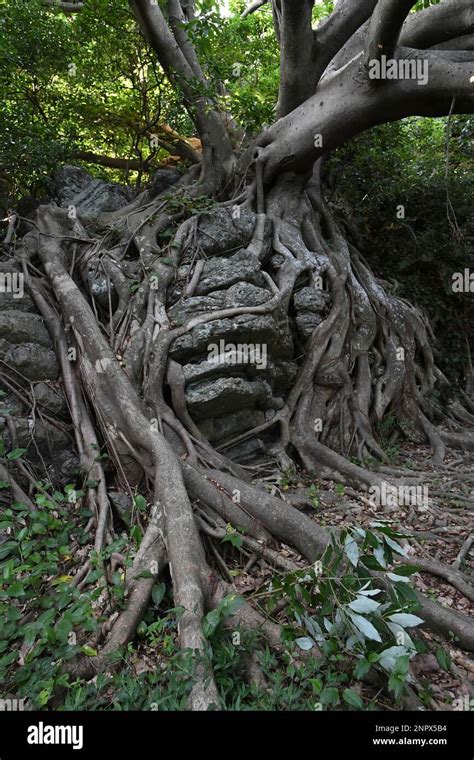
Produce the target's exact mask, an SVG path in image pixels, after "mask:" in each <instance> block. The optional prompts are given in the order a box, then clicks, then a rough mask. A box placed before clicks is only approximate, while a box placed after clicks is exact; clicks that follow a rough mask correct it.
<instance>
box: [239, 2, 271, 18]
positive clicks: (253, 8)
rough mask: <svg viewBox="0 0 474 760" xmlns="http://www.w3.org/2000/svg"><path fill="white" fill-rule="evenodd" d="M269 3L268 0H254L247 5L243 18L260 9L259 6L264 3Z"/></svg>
mask: <svg viewBox="0 0 474 760" xmlns="http://www.w3.org/2000/svg"><path fill="white" fill-rule="evenodd" d="M267 3H268V0H253V3H250V5H248V6H247V7H246V9H245V10H244V12H243V13H242V15H241V18H246V17H247V16H250V14H251V13H255V11H258V9H259V8H261V7H262V6H263V5H266V4H267Z"/></svg>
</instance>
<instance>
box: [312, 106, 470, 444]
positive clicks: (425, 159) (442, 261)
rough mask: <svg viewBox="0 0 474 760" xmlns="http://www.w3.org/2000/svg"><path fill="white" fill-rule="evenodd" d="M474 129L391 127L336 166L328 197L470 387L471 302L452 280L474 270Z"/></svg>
mask: <svg viewBox="0 0 474 760" xmlns="http://www.w3.org/2000/svg"><path fill="white" fill-rule="evenodd" d="M473 125H474V121H473V119H472V116H455V115H454V116H452V117H451V122H450V124H449V127H448V119H446V118H443V119H427V118H418V117H416V118H415V117H414V118H410V119H405V120H404V121H402V122H397V123H394V124H385V125H383V126H381V127H376V128H375V129H372V130H370V131H369V132H367V133H365V134H362V135H360V136H359V137H358V138H356V139H354V140H352V141H351V142H350V143H348V144H347V145H346V146H344V147H343V148H341V149H339V150H338V151H336V152H335V153H334V154H333V156H331V158H330V159H329V161H328V164H327V177H328V181H329V184H330V185H331V189H330V190H329V196H330V197H331V198H332V201H333V203H334V204H335V206H336V207H337V208H338V209H339V213H340V216H341V220H342V221H343V224H345V225H346V228H347V229H348V232H349V234H350V235H351V236H353V238H354V242H355V244H356V245H357V246H358V247H359V249H360V250H363V251H364V255H365V256H366V258H367V259H368V261H369V263H370V265H371V267H372V268H373V269H374V270H375V272H376V273H377V275H378V276H379V277H381V278H382V279H383V280H384V281H385V286H386V287H387V288H388V290H389V292H392V293H395V294H397V295H398V296H402V297H403V298H406V299H407V300H409V301H410V302H412V303H416V304H417V305H418V306H420V307H422V308H423V309H424V310H425V311H426V313H427V315H428V316H429V319H430V324H431V326H432V328H433V331H434V334H435V335H436V338H437V341H438V344H437V346H435V349H437V350H436V362H437V364H438V365H439V366H440V367H441V369H442V370H443V372H444V373H445V374H446V375H447V377H448V378H449V379H450V380H452V381H454V382H461V383H462V381H463V375H464V370H465V368H466V366H467V364H468V355H467V344H468V343H469V342H471V341H472V339H473V337H474V335H473V327H472V326H473V324H474V314H473V311H472V298H469V296H467V297H466V295H465V294H462V293H461V294H458V293H453V292H452V276H453V273H455V272H463V271H464V269H465V268H470V269H471V271H472V270H473V268H474V256H473V253H472V245H471V242H470V241H471V239H472V235H473V229H474V228H473V223H472V213H471V205H472V204H471V198H472V194H473V191H474V184H473V172H472V166H473V152H472V134H473ZM400 207H403V212H402V215H403V216H404V218H399V217H400V214H399V213H398V212H399V210H400ZM450 207H452V209H453V211H454V217H453V214H452V213H451V212H449V208H450ZM381 432H385V433H386V434H387V436H388V434H389V432H390V431H388V430H386V431H381Z"/></svg>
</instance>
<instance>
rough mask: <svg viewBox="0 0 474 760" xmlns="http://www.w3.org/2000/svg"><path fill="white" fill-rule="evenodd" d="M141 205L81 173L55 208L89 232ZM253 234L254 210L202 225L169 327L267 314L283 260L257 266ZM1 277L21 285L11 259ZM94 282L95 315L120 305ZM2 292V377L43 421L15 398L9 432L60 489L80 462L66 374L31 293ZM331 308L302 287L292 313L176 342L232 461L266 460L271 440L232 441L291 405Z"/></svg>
mask: <svg viewBox="0 0 474 760" xmlns="http://www.w3.org/2000/svg"><path fill="white" fill-rule="evenodd" d="M161 174H163V175H166V176H161ZM161 174H159V173H157V176H156V177H155V178H154V181H153V183H152V192H153V194H159V193H161V192H166V190H167V189H168V188H169V187H170V186H171V185H172V184H173V183H174V182H176V181H177V179H178V178H179V174H178V173H177V172H171V173H170V172H162V173H161ZM133 195H134V191H132V190H130V189H128V188H124V187H122V186H120V185H117V184H114V183H108V182H103V181H102V180H97V179H94V178H93V177H91V176H90V175H89V174H88V173H87V172H85V171H84V170H83V169H79V168H77V167H71V166H66V167H63V168H62V169H61V170H59V171H58V172H57V174H56V177H55V190H54V198H55V199H56V202H57V203H58V205H61V206H62V207H64V208H68V207H70V206H72V207H74V209H75V213H76V214H77V216H79V217H80V218H81V219H82V220H84V221H86V222H90V221H93V220H94V219H95V218H96V217H98V216H99V215H100V214H101V213H104V212H107V211H114V210H115V209H117V208H120V207H121V206H123V205H125V204H127V203H128V202H130V200H131V199H132V197H133ZM255 224H256V216H255V214H254V213H253V212H251V211H249V210H241V213H240V215H239V217H238V218H234V216H233V214H232V207H229V208H226V207H222V206H219V207H216V209H212V210H210V211H208V212H206V213H203V214H201V215H200V217H199V222H198V225H197V228H196V234H195V236H194V240H193V244H192V246H190V247H189V248H188V249H187V250H186V253H185V255H184V257H183V260H182V261H181V263H180V267H179V269H178V271H177V274H176V279H175V282H174V283H173V285H172V286H171V287H170V288H169V292H168V302H167V313H168V317H169V319H170V322H171V324H172V325H180V324H183V323H185V322H187V321H188V320H189V319H190V318H191V317H194V316H198V315H201V314H208V313H212V312H216V311H220V310H222V309H235V308H240V307H248V308H252V307H259V306H261V305H263V304H265V303H267V302H268V301H270V300H271V299H272V297H273V294H272V292H271V290H270V287H269V284H268V279H267V278H266V277H265V276H264V271H265V272H268V273H270V274H271V275H272V277H273V278H275V274H276V272H277V270H278V268H279V266H280V265H281V261H279V256H278V255H272V251H271V250H270V247H269V246H268V249H267V250H264V251H263V253H262V254H261V255H260V256H257V254H256V253H255V252H253V249H252V246H249V243H250V241H251V239H252V236H253V233H254V229H255ZM197 261H200V262H201V265H202V271H201V273H200V276H199V278H198V279H197V281H196V282H195V283H194V287H193V291H192V295H186V292H187V288H188V286H189V282H190V280H191V279H192V277H193V272H194V267H195V266H196V262H197ZM2 272H3V273H4V274H5V275H6V276H8V272H10V273H11V276H17V277H19V276H20V272H19V269H18V267H16V266H15V265H14V264H13V265H12V260H11V259H6V258H4V259H3V260H1V259H0V277H1V276H2ZM94 277H95V280H94V282H93V283H90V282H89V283H88V285H89V287H90V289H91V290H92V292H93V294H94V297H95V299H96V300H97V302H98V303H99V305H102V306H103V307H104V308H108V305H109V303H110V299H112V302H113V301H114V293H113V292H112V293H109V292H108V287H109V286H110V281H109V279H108V278H106V277H104V276H103V277H102V280H101V281H99V279H98V274H97V273H95V274H94ZM195 279H196V278H195ZM111 287H112V288H113V285H112V286H111ZM3 290H4V291H5V292H0V359H1V360H3V362H4V364H2V368H3V369H5V368H6V366H7V365H8V367H9V370H8V377H9V378H15V383H18V388H20V389H21V388H25V389H26V390H28V392H30V391H31V393H32V394H33V397H34V399H35V404H36V406H35V410H36V411H35V415H34V417H33V418H32V416H31V415H30V414H29V413H28V412H27V409H26V407H25V405H24V404H22V402H21V400H20V398H19V395H18V394H17V396H15V395H14V394H12V393H11V392H8V395H7V396H6V397H4V398H3V401H4V404H3V407H4V412H3V415H2V416H1V417H0V427H1V431H2V434H3V435H4V438H5V441H6V443H7V445H8V446H10V447H13V445H17V446H21V447H22V448H27V449H28V455H29V456H30V458H31V459H32V460H34V461H38V462H39V463H45V465H46V467H47V468H49V469H48V471H50V472H51V475H54V476H55V479H56V480H58V479H59V480H64V479H65V478H67V477H69V476H70V475H71V473H72V470H73V469H74V468H75V467H77V461H76V460H75V457H74V455H73V454H72V441H71V437H70V436H69V435H68V431H67V427H66V426H65V425H63V424H62V423H61V420H66V419H67V408H66V403H65V399H64V397H63V396H62V395H61V391H60V389H59V384H58V383H57V382H56V381H57V380H58V378H59V367H58V364H57V360H56V357H55V353H54V349H53V346H52V344H51V341H50V338H49V335H48V332H47V330H46V327H45V325H44V324H43V321H42V319H41V317H39V315H38V314H37V313H36V309H35V306H34V304H33V303H32V301H31V299H30V297H29V296H28V295H27V294H26V293H23V294H22V295H21V297H19V296H18V294H15V292H13V289H12V288H10V290H11V291H12V292H7V291H8V288H3ZM326 309H327V294H326V293H324V292H323V291H318V290H315V289H314V288H310V287H305V286H304V283H302V287H300V288H299V290H297V292H296V295H295V296H294V298H293V299H292V302H291V303H290V305H289V308H288V312H286V311H284V310H283V309H282V308H278V309H276V310H273V311H271V312H269V313H266V314H258V313H257V314H251V313H250V314H240V315H236V316H232V317H230V318H229V317H227V318H220V319H216V320H214V321H210V322H207V323H205V324H202V325H199V326H196V327H194V328H193V329H192V330H191V331H190V332H189V333H187V334H186V335H184V336H182V337H180V338H179V339H177V340H176V341H175V342H174V344H173V346H172V348H171V351H170V356H171V358H172V359H173V360H174V361H176V362H178V363H179V364H180V365H181V366H182V368H183V373H184V377H185V381H186V389H185V395H186V402H187V407H188V410H189V413H190V415H191V417H192V418H193V420H194V421H195V423H196V424H197V426H198V427H199V428H200V429H201V431H202V433H203V434H204V435H205V436H206V437H207V438H208V439H209V440H210V441H211V442H212V443H213V444H214V445H216V446H219V447H220V446H224V447H226V446H227V444H228V443H231V446H230V447H229V448H226V453H227V454H228V456H230V457H231V458H235V459H237V460H239V461H242V462H243V461H245V460H248V459H251V458H252V457H254V456H255V455H256V454H258V453H259V452H263V451H264V450H265V442H264V441H262V440H259V439H258V438H254V439H252V440H249V441H247V442H246V443H244V444H240V445H237V446H234V445H233V444H232V439H234V438H235V437H237V436H239V435H240V434H241V433H243V432H245V431H248V430H250V429H252V428H254V427H256V426H258V425H260V424H262V423H264V422H266V421H268V420H270V419H272V417H273V416H274V415H275V413H276V412H277V410H278V409H280V408H281V407H282V406H283V404H284V399H285V397H286V396H287V394H288V391H289V389H290V387H291V386H292V384H293V382H294V380H295V377H296V374H297V371H298V366H299V365H298V361H297V358H296V357H298V356H300V357H301V355H302V354H303V353H304V344H305V342H306V341H307V339H308V338H309V337H310V335H311V333H312V331H313V330H314V328H315V327H316V326H317V325H318V324H319V323H320V322H321V320H322V318H323V316H324V314H325V312H326ZM17 390H18V389H17ZM55 421H56V424H54V423H55ZM33 429H34V441H33V435H32V433H33ZM15 441H16V444H15ZM38 448H40V449H41V450H40V451H38V450H37V449H38ZM35 457H36V458H35Z"/></svg>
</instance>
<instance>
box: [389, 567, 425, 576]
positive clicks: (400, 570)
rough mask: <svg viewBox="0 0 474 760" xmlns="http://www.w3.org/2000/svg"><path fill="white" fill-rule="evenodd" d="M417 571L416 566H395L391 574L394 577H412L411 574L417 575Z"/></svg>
mask: <svg viewBox="0 0 474 760" xmlns="http://www.w3.org/2000/svg"><path fill="white" fill-rule="evenodd" d="M418 571H419V568H418V567H417V565H397V567H396V568H395V569H394V571H393V572H394V573H395V575H413V573H417V572H418Z"/></svg>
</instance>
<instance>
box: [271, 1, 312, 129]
mask: <svg viewBox="0 0 474 760" xmlns="http://www.w3.org/2000/svg"><path fill="white" fill-rule="evenodd" d="M313 5H314V0H281V6H282V8H281V23H280V94H279V103H278V115H279V116H285V115H286V114H287V113H290V111H293V109H294V108H297V106H299V105H301V103H303V102H304V101H305V100H306V99H307V98H308V97H310V96H311V95H312V94H313V93H314V90H315V89H316V84H317V80H316V78H315V76H314V66H313V58H314V36H313V30H312V28H311V15H312V10H313Z"/></svg>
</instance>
